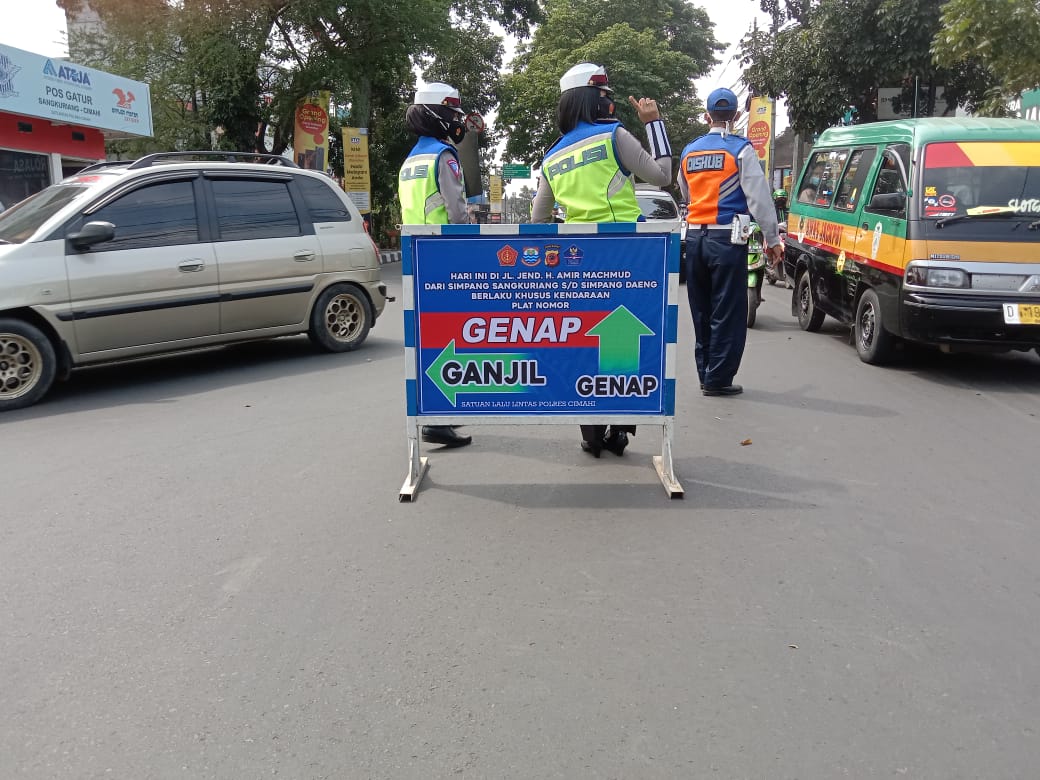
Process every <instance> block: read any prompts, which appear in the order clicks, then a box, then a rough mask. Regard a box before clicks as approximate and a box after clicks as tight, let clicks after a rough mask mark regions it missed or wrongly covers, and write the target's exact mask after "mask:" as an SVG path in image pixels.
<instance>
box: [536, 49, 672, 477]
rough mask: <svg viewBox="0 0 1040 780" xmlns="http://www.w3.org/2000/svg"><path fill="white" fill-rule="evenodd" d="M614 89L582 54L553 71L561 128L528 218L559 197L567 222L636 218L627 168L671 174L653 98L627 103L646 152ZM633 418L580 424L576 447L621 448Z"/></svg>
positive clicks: (657, 180)
mask: <svg viewBox="0 0 1040 780" xmlns="http://www.w3.org/2000/svg"><path fill="white" fill-rule="evenodd" d="M613 94H614V90H613V89H611V87H610V85H609V84H608V82H607V71H606V69H604V68H603V67H602V66H601V65H595V64H593V63H591V62H582V63H579V64H577V65H575V66H574V67H573V68H571V69H570V70H568V71H567V72H566V73H564V74H563V78H561V79H560V102H559V104H558V106H557V109H556V119H557V125H558V126H559V129H560V132H561V133H562V135H561V136H560V138H558V139H557V140H556V142H555V143H553V145H552V146H551V147H550V148H549V151H547V152H546V153H545V159H544V160H543V161H542V176H541V179H540V180H539V182H538V192H537V194H536V195H535V198H534V202H533V203H532V204H531V221H532V222H551V221H552V218H553V206H554V205H555V204H556V203H559V204H560V205H561V206H562V207H563V208H564V210H565V211H566V214H567V219H566V221H567V222H637V221H640V219H641V212H640V210H639V204H638V202H637V201H636V193H635V185H634V184H633V175H634V176H638V177H639V178H640V179H643V180H644V181H647V182H650V183H651V184H656V185H658V186H660V187H664V186H667V184H668V182H669V181H670V180H671V177H672V149H671V146H670V145H669V143H668V135H667V134H666V133H665V129H664V122H662V121H661V115H660V113H659V112H658V110H657V103H656V102H655V101H653V100H650V99H649V98H641V99H639V100H636V99H635V98H634V97H632V96H631V95H630V96H629V98H628V101H629V103H631V105H632V106H633V107H634V108H635V110H636V113H637V114H638V115H639V120H640V121H641V122H643V123H644V124H645V125H646V135H647V139H648V140H649V141H650V153H649V154H648V153H647V152H646V150H644V149H643V145H642V144H641V143H640V141H639V139H638V138H636V137H635V136H634V135H632V134H631V133H630V132H628V130H626V129H625V128H624V127H622V126H621V124H620V123H619V122H618V120H617V117H616V106H615V104H614V98H613ZM594 146H602V147H603V148H604V149H605V153H604V154H603V155H601V156H599V158H598V159H590V161H589V162H587V163H585V164H583V165H581V166H577V167H573V168H571V167H565V166H562V165H558V163H559V162H560V161H562V160H565V159H567V158H569V157H570V156H572V155H573V154H575V152H580V151H583V150H587V149H590V148H592V147H594ZM635 431H636V429H635V426H613V427H612V428H611V430H610V432H609V433H608V432H607V427H606V426H605V425H583V426H581V435H582V442H581V447H582V449H583V450H585V451H586V452H588V453H590V454H592V455H594V456H595V457H597V458H598V457H599V456H600V453H601V452H602V450H604V449H608V450H610V451H611V452H613V453H615V454H616V455H621V454H622V453H623V452H624V450H625V447H626V446H628V434H629V433H633V434H634V433H635Z"/></svg>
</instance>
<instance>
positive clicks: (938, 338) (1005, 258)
mask: <svg viewBox="0 0 1040 780" xmlns="http://www.w3.org/2000/svg"><path fill="white" fill-rule="evenodd" d="M799 182H800V183H799V186H798V190H797V191H798V193H799V197H798V198H797V199H796V200H795V202H794V203H791V204H789V205H790V213H789V215H788V221H787V234H786V237H785V239H784V244H785V256H784V266H785V270H786V272H787V274H788V278H790V279H793V280H794V287H795V292H794V299H793V301H792V314H794V315H795V316H797V317H798V322H799V325H800V326H801V327H802V329H803V330H807V331H815V330H819V328H820V326H821V324H822V323H823V319H824V316H830V317H834V318H835V319H837V320H839V321H840V322H843V323H846V324H849V325H851V326H852V329H853V335H854V338H853V341H854V342H855V345H856V350H857V352H858V353H859V356H860V359H862V360H863V361H864V362H866V363H884V362H885V361H887V360H888V359H889V358H890V357H891V356H892V352H893V347H894V346H895V345H896V343H898V341H899V340H900V339H904V340H907V341H914V342H918V343H921V344H930V345H936V346H939V347H940V348H942V349H944V350H946V351H957V350H985V351H1008V350H1028V349H1036V350H1037V351H1038V352H1040V232H1038V231H1040V199H1038V198H1037V193H1038V192H1040V125H1038V124H1037V123H1036V122H1029V121H1025V120H1020V119H913V120H899V121H895V122H875V123H871V124H866V125H856V126H852V127H839V128H832V129H830V130H827V131H826V132H824V133H823V134H822V135H821V136H820V138H819V140H818V141H817V143H816V145H815V147H814V148H813V152H812V154H811V155H810V156H809V159H808V161H807V162H806V165H805V169H804V171H803V172H802V175H801V178H800V180H799Z"/></svg>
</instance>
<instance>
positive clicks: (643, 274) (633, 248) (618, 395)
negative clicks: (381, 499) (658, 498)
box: [400, 223, 682, 501]
mask: <svg viewBox="0 0 1040 780" xmlns="http://www.w3.org/2000/svg"><path fill="white" fill-rule="evenodd" d="M660 229H661V228H660V226H659V225H654V224H652V223H625V224H601V225H596V224H590V225H578V224H568V225H443V226H441V225H406V226H404V228H403V230H402V279H403V281H404V295H403V296H402V298H403V300H404V305H405V313H404V314H405V354H406V365H407V374H406V377H405V379H406V399H407V405H408V409H407V415H408V426H407V430H408V447H409V474H408V477H407V478H406V479H405V483H404V486H403V487H402V489H401V494H400V498H401V500H402V501H408V500H412V498H414V496H415V493H416V491H417V490H418V487H419V483H420V481H421V480H422V477H423V475H424V473H425V471H426V467H427V465H428V459H427V458H423V457H420V454H419V437H418V428H419V426H420V425H459V424H465V425H475V424H496V425H500V424H547V423H554V424H564V423H567V424H575V423H577V424H583V425H596V424H604V425H635V424H654V423H656V424H659V425H661V426H662V435H663V445H662V452H661V455H660V456H659V457H655V458H654V467H655V468H656V469H657V471H658V475H659V476H660V478H661V481H662V483H663V484H664V486H665V489H666V491H667V492H668V494H669V495H670V496H672V497H681V496H682V486H681V485H680V484H679V482H678V480H677V479H676V477H675V475H674V472H673V470H672V456H671V437H672V421H673V418H674V414H675V370H676V334H677V330H678V308H679V307H678V296H679V284H678V273H679V237H678V234H670V233H662V232H658V231H660Z"/></svg>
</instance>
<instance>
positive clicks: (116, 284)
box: [0, 152, 387, 411]
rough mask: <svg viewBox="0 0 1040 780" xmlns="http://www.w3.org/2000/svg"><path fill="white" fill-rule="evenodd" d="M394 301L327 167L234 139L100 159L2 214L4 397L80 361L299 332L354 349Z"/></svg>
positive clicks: (22, 401) (15, 403)
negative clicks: (219, 145) (133, 157)
mask: <svg viewBox="0 0 1040 780" xmlns="http://www.w3.org/2000/svg"><path fill="white" fill-rule="evenodd" d="M386 300H387V297H386V286H385V285H384V284H383V283H382V281H381V279H380V274H379V253H378V250H377V249H376V247H375V245H374V244H373V242H372V241H371V239H370V238H369V236H368V233H367V232H366V231H365V229H364V225H363V222H362V219H361V215H360V214H359V213H358V211H357V209H356V208H355V207H354V205H353V204H352V203H351V202H350V200H349V199H348V198H347V197H346V195H345V194H344V193H343V192H342V191H341V190H340V189H339V188H338V187H337V186H336V185H335V182H333V181H332V180H330V179H329V178H328V177H327V176H324V175H322V174H321V173H318V172H314V171H305V170H302V169H300V168H297V167H296V166H295V165H293V163H291V162H290V161H288V160H285V159H284V158H281V157H276V156H270V155H269V156H265V155H254V154H237V153H232V154H228V153H226V152H220V153H207V152H176V153H167V154H155V155H149V156H147V157H143V158H141V159H140V160H137V161H132V162H131V161H122V162H109V163H100V164H98V165H94V166H90V167H88V168H85V169H84V170H82V171H80V172H79V173H77V174H76V175H74V176H71V177H69V178H67V179H65V180H64V181H62V182H61V183H60V184H55V185H53V186H51V187H49V188H47V189H45V190H43V191H42V192H39V193H37V194H36V195H33V196H32V197H30V198H28V199H26V200H24V201H22V202H21V203H19V204H17V205H15V206H13V207H12V208H10V209H8V210H7V211H5V212H4V213H3V214H0V411H6V410H10V409H17V408H21V407H25V406H29V405H31V404H33V403H35V402H36V401H38V400H39V399H40V398H42V397H43V395H44V394H45V393H46V392H47V390H48V389H49V388H50V386H51V384H52V383H53V381H54V380H55V378H57V377H65V376H67V375H68V374H69V372H70V371H71V370H72V369H73V368H76V367H78V366H85V365H90V364H96V363H102V362H108V361H114V360H121V359H125V358H136V357H141V356H144V355H155V354H159V353H163V352H172V351H178V350H184V349H189V348H194V347H206V346H212V345H216V344H225V343H229V342H233V341H244V340H249V339H260V338H271V337H274V336H285V335H290V334H295V333H303V332H306V333H307V334H308V335H309V336H310V338H311V340H312V341H313V342H314V343H315V344H317V345H318V346H319V347H320V348H322V349H324V350H327V351H330V352H344V351H348V350H352V349H356V348H357V347H358V346H360V345H361V343H362V342H363V341H364V340H365V337H366V336H367V335H368V331H369V329H370V328H371V327H372V326H373V325H374V324H375V322H376V319H377V318H378V317H379V315H380V314H381V313H382V312H383V309H384V307H385V305H386Z"/></svg>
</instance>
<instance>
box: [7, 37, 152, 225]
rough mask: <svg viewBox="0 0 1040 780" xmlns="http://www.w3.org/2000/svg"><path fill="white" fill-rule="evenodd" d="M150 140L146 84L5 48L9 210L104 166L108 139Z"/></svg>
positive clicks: (149, 101) (149, 109)
mask: <svg viewBox="0 0 1040 780" xmlns="http://www.w3.org/2000/svg"><path fill="white" fill-rule="evenodd" d="M151 134H152V119H151V97H150V94H149V90H148V85H147V84H142V83H141V82H137V81H131V80H129V79H124V78H122V77H120V76H115V75H113V74H111V73H105V72H104V71H99V70H95V69H93V68H86V67H83V66H80V65H75V64H73V63H70V62H66V61H65V60H59V59H52V58H48V57H43V56H40V55H38V54H32V53H31V52H26V51H22V50H21V49H16V48H14V47H11V46H4V45H0V204H2V207H3V208H7V207H8V206H11V205H13V204H14V203H17V202H18V201H19V200H22V199H23V198H26V197H28V196H29V195H32V194H34V193H36V192H39V191H40V190H42V189H43V188H44V187H47V186H48V185H50V184H53V183H54V182H57V181H60V180H61V179H62V178H64V177H65V176H67V175H70V174H72V173H75V172H76V171H78V170H79V169H80V168H82V167H84V166H85V165H89V164H90V163H92V162H97V161H99V160H104V159H105V140H106V139H115V138H130V137H133V136H150V135H151ZM0 210H2V209H0Z"/></svg>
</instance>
